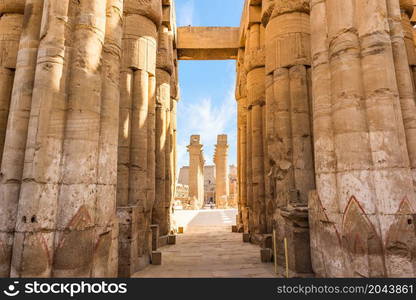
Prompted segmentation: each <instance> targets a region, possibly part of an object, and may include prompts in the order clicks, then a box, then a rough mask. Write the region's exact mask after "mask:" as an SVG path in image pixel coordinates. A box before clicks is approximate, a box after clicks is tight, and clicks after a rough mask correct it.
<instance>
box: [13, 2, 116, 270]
mask: <svg viewBox="0 0 416 300" xmlns="http://www.w3.org/2000/svg"><path fill="white" fill-rule="evenodd" d="M31 4H34V3H31ZM121 4H122V3H121V2H120V1H98V0H94V1H80V2H77V3H75V2H70V1H55V0H48V3H47V5H45V6H44V11H43V14H42V15H43V18H44V19H43V20H42V24H43V25H44V26H42V27H41V34H40V36H42V40H41V42H40V44H39V52H38V53H39V54H38V56H37V67H36V75H35V81H34V88H33V96H32V103H31V111H30V119H29V127H28V128H29V129H28V135H27V146H26V150H25V151H26V152H25V160H24V161H25V165H24V171H23V176H22V182H23V183H22V185H21V191H20V198H19V207H18V215H17V224H16V234H15V237H14V245H13V257H12V268H11V276H15V277H20V276H22V277H50V276H54V277H90V276H103V274H105V275H108V276H114V275H115V274H114V270H115V269H116V267H114V264H115V262H116V260H115V259H114V247H117V245H116V244H115V243H114V241H115V239H116V233H115V231H117V224H114V215H115V209H114V208H115V197H112V196H111V195H113V196H114V195H115V183H114V180H112V178H108V179H109V181H105V182H104V180H103V179H102V178H100V175H99V174H100V172H101V171H103V170H115V168H116V160H106V159H104V157H107V156H106V155H105V154H104V152H103V151H105V148H106V146H108V145H110V144H114V143H115V141H116V140H117V136H114V135H112V134H109V131H107V130H108V127H107V126H112V125H114V119H115V120H117V118H118V116H117V111H114V108H113V107H111V104H110V103H108V99H109V97H110V95H111V97H110V98H111V101H117V102H118V98H117V95H118V93H117V92H116V93H114V92H113V91H114V90H118V87H117V84H118V74H119V65H120V59H119V49H120V46H121V45H120V38H121V36H120V35H119V33H120V32H121V28H120V24H121V22H120V13H121V11H122V5H121ZM26 11H31V10H30V9H27V10H26ZM110 28H111V32H110ZM113 34H114V35H113ZM116 37H117V38H116ZM69 40H70V41H71V47H67V41H69ZM110 48H111V49H112V50H113V51H115V52H114V53H107V51H108V50H109V49H110ZM113 55H114V56H113ZM104 57H105V61H106V62H105V65H106V67H105V68H102V66H101V63H102V60H103V59H104ZM64 61H65V63H64ZM80 61H82V63H79V62H80ZM104 69H105V71H104ZM109 70H113V71H114V72H108V71H109ZM104 86H105V88H104ZM114 95H116V97H115V98H114ZM86 99H87V100H86ZM117 102H116V106H117V105H118V103H117ZM110 111H111V112H110ZM107 134H108V135H107ZM106 208H108V211H107V210H106Z"/></svg>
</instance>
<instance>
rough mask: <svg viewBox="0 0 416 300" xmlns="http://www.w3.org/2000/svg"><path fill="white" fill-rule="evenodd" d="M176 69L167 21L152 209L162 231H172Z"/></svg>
mask: <svg viewBox="0 0 416 300" xmlns="http://www.w3.org/2000/svg"><path fill="white" fill-rule="evenodd" d="M172 72H173V32H172V31H170V29H169V26H168V24H165V23H164V24H162V26H161V27H160V28H159V43H158V55H157V68H156V82H157V84H156V86H157V88H156V199H155V206H154V209H153V214H152V215H153V217H152V218H153V223H154V224H157V225H159V230H160V235H162V236H165V235H167V234H168V233H169V231H170V217H169V216H170V202H171V199H170V198H169V197H166V196H167V195H169V192H167V191H169V190H170V186H169V181H168V180H167V178H169V165H167V162H168V163H169V161H170V159H169V158H167V155H166V154H167V153H170V151H169V150H167V149H169V147H170V145H169V144H170V143H169V141H168V138H169V134H168V132H169V127H170V120H169V119H170V118H169V119H168V112H169V116H170V105H171V76H172Z"/></svg>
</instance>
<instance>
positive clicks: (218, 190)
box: [214, 135, 230, 208]
mask: <svg viewBox="0 0 416 300" xmlns="http://www.w3.org/2000/svg"><path fill="white" fill-rule="evenodd" d="M228 149H229V145H228V139H227V135H219V136H218V137H217V145H216V146H215V154H214V163H215V170H216V171H215V172H216V176H215V182H216V184H215V203H216V207H217V208H228V207H229V203H228V200H229V199H228V197H229V195H230V185H229V170H228Z"/></svg>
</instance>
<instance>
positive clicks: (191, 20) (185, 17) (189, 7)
mask: <svg viewBox="0 0 416 300" xmlns="http://www.w3.org/2000/svg"><path fill="white" fill-rule="evenodd" d="M176 19H177V21H178V26H188V25H194V26H195V25H196V24H195V4H194V0H184V1H182V2H181V3H180V4H179V3H178V4H177V18H176Z"/></svg>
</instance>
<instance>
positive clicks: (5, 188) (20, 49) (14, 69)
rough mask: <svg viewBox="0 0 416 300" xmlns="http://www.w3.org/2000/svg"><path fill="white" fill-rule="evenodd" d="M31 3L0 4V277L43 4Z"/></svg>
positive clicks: (8, 247) (9, 241) (6, 262)
mask: <svg viewBox="0 0 416 300" xmlns="http://www.w3.org/2000/svg"><path fill="white" fill-rule="evenodd" d="M25 2H27V5H32V8H33V9H32V12H31V14H30V15H29V14H27V15H26V18H27V22H26V26H23V18H24V16H23V13H24V9H25ZM35 2H37V3H35ZM35 2H34V1H24V0H21V1H14V0H10V1H3V2H2V3H1V4H0V12H1V13H2V16H1V17H0V32H1V35H2V36H3V37H2V39H1V40H2V41H1V43H0V47H1V49H2V59H1V65H2V66H1V71H0V72H1V83H0V164H1V165H0V166H1V174H2V176H1V178H0V205H1V207H2V208H3V213H2V214H1V215H0V249H1V251H0V277H8V276H9V275H10V260H11V255H12V246H13V235H14V229H15V225H16V217H17V206H18V199H19V190H20V184H21V180H22V172H23V160H24V151H25V150H24V149H25V147H26V137H25V135H27V130H28V129H27V127H28V119H29V111H30V103H31V93H32V90H31V89H27V86H31V85H33V80H34V68H35V64H36V54H37V46H38V40H39V28H40V15H41V9H42V8H43V3H42V2H43V1H35ZM22 26H23V27H22ZM14 79H16V80H15V84H13V81H14ZM8 119H9V121H8ZM6 128H8V130H7V131H6ZM3 153H4V155H3Z"/></svg>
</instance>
